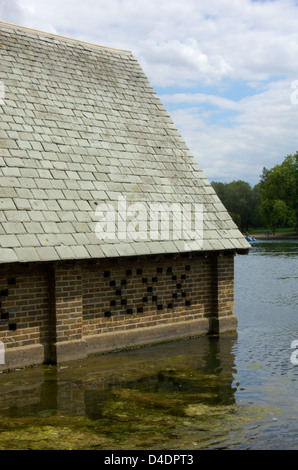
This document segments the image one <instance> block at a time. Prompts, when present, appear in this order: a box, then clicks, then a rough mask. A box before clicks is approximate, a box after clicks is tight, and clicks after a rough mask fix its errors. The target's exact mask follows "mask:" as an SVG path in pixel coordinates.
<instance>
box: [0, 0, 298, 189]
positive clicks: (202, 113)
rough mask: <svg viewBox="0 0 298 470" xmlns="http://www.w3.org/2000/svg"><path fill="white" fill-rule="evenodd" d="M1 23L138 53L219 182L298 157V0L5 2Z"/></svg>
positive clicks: (256, 175)
mask: <svg viewBox="0 0 298 470" xmlns="http://www.w3.org/2000/svg"><path fill="white" fill-rule="evenodd" d="M0 20H2V21H7V22H10V23H14V24H19V25H22V26H26V27H29V28H34V29H38V30H42V31H46V32H50V33H56V34H59V35H63V36H68V37H72V38H75V39H80V40H83V41H87V42H92V43H95V44H100V45H103V46H108V47H114V48H118V49H125V50H129V51H131V52H132V53H133V55H134V56H135V58H136V59H137V60H138V62H139V63H140V65H141V66H142V68H143V70H144V72H145V73H146V75H147V77H148V79H149V80H150V82H151V85H152V86H153V87H154V89H155V90H156V92H157V94H158V96H159V98H160V99H161V101H162V103H163V105H164V106H165V108H166V109H167V111H168V113H169V114H170V116H171V117H172V119H173V121H174V123H175V125H176V127H177V128H178V130H179V132H180V134H181V135H182V137H183V138H184V140H185V142H186V144H187V145H188V147H189V149H190V150H191V152H192V154H193V156H194V157H195V159H196V160H197V162H198V164H199V166H200V168H201V169H202V170H203V172H204V173H205V175H206V176H207V178H208V179H209V181H221V182H223V183H229V182H231V181H234V180H243V181H247V182H248V183H250V184H251V185H252V186H254V185H255V184H257V183H258V182H259V180H260V175H261V173H262V169H263V167H266V168H272V167H274V166H275V165H277V164H280V163H281V162H282V161H283V160H284V158H285V156H287V155H289V154H295V153H296V151H298V129H297V125H298V0H296V1H295V0H275V1H273V0H184V1H181V0H108V1H107V0H84V1H83V2H82V1H81V0H51V1H49V0H0ZM0 73H1V63H0Z"/></svg>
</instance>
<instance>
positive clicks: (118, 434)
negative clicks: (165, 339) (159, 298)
mask: <svg viewBox="0 0 298 470" xmlns="http://www.w3.org/2000/svg"><path fill="white" fill-rule="evenodd" d="M297 248H298V245H297V241H296V242H292V241H291V242H289V241H285V242H283V243H277V242H267V241H266V242H262V243H258V244H257V246H256V247H254V248H252V250H251V252H250V254H249V255H248V256H239V257H236V259H235V313H236V315H237V317H238V333H237V334H231V335H229V334H227V335H223V336H221V337H215V336H203V337H198V338H192V339H186V340H181V341H175V342H170V343H164V344H159V345H152V346H146V347H141V348H136V349H132V350H129V351H122V352H117V353H111V354H106V355H102V356H97V357H90V358H88V359H87V360H84V361H77V362H75V363H67V364H63V365H60V366H39V367H33V368H30V369H24V370H19V371H15V372H13V373H2V374H0V450H4V449H108V450H111V449H115V450H117V449H129V450H134V449H136V450H137V449H142V450H146V449H152V450H170V449H190V450H193V449H258V448H263V449H287V448H290V449H291V448H297V447H298V432H297V425H296V423H297V421H296V418H297V413H298V408H297V399H296V398H297V384H298V369H297V368H298V366H296V367H295V365H293V364H291V361H290V352H291V351H290V343H291V340H293V339H298V324H297V277H298V274H297V267H295V266H297V263H296V265H295V262H296V261H297ZM294 261H295V262H294Z"/></svg>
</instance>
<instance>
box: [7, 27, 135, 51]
mask: <svg viewBox="0 0 298 470" xmlns="http://www.w3.org/2000/svg"><path fill="white" fill-rule="evenodd" d="M2 25H5V27H8V28H11V29H13V28H16V29H20V30H25V31H28V32H32V33H38V34H42V35H43V36H46V37H53V36H54V37H55V38H58V39H62V40H65V41H67V42H75V43H76V42H77V43H80V44H85V45H88V46H91V47H95V48H99V49H105V50H108V51H114V52H121V53H125V54H132V52H131V51H128V50H125V49H117V48H115V47H109V46H102V45H100V44H95V43H92V42H88V41H83V40H81V39H76V38H71V37H68V36H63V35H61V34H56V33H49V32H47V31H42V30H39V29H34V28H29V27H27V26H23V25H18V24H15V23H9V22H6V21H2V20H0V27H1V26H2Z"/></svg>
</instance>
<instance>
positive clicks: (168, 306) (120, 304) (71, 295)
mask: <svg viewBox="0 0 298 470" xmlns="http://www.w3.org/2000/svg"><path fill="white" fill-rule="evenodd" d="M233 297H234V260H233V255H228V256H225V255H222V256H217V255H216V254H214V253H213V254H209V255H208V256H207V255H204V254H197V255H195V254H193V255H192V256H191V257H188V256H175V257H172V256H160V257H140V258H119V259H115V260H98V261H96V260H93V261H90V260H88V261H87V260H86V261H81V262H57V263H43V264H42V263H41V264H39V263H32V264H26V265H25V264H16V265H2V266H1V268H0V303H1V305H0V307H1V319H0V340H1V341H3V342H4V344H5V347H6V348H8V349H9V348H22V347H25V346H30V345H43V348H44V353H42V354H44V358H45V360H50V361H52V362H62V360H69V359H71V358H73V359H75V358H80V357H84V354H87V353H85V352H84V350H87V349H88V347H87V346H86V340H87V342H88V338H91V337H92V338H94V337H96V336H97V337H103V336H105V334H108V335H111V334H112V335H113V334H115V335H114V336H113V341H114V344H117V341H115V338H116V336H117V333H121V332H122V333H123V332H129V331H130V332H133V330H135V331H137V329H138V328H142V329H144V328H145V329H146V328H150V327H164V326H167V325H174V324H178V322H179V324H180V325H181V324H185V325H186V324H187V323H189V325H191V324H192V323H191V322H194V321H197V320H198V321H201V320H204V321H203V324H204V326H203V328H205V330H206V331H205V333H207V332H208V328H209V327H208V325H210V328H209V329H210V330H211V331H212V332H215V333H217V332H220V331H221V326H220V324H221V323H222V325H224V326H223V331H224V330H227V329H229V328H231V329H235V328H234V323H235V317H234V316H233ZM230 319H234V320H233V321H234V323H233V321H232V323H231V322H230ZM206 325H207V326H206ZM139 331H140V330H139ZM189 331H190V333H191V328H190V330H189ZM68 343H69V344H72V349H69V347H68ZM59 345H60V346H61V347H60V349H59ZM63 348H64V349H63ZM67 348H68V352H66V351H67ZM58 350H59V351H60V352H59V351H58ZM30 360H31V359H30Z"/></svg>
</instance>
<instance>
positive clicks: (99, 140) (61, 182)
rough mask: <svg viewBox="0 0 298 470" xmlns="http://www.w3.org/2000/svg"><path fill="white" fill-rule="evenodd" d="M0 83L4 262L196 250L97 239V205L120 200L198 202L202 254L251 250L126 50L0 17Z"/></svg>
mask: <svg viewBox="0 0 298 470" xmlns="http://www.w3.org/2000/svg"><path fill="white" fill-rule="evenodd" d="M0 81H1V82H0V83H1V85H2V96H0V262H1V263H6V262H15V261H19V262H27V261H47V260H59V259H76V258H77V259H84V258H101V257H110V256H122V255H125V256H126V255H142V254H154V253H178V252H181V251H182V252H183V251H189V250H191V249H193V248H191V247H190V248H189V246H188V245H187V243H185V242H184V240H183V237H182V238H181V239H174V238H173V237H172V238H173V239H172V238H171V237H169V239H158V238H154V237H150V236H149V237H148V236H147V237H143V238H140V237H139V238H140V239H132V238H125V237H121V236H120V237H119V236H116V238H115V239H105V240H103V239H100V237H98V236H96V234H95V228H96V226H97V225H96V224H97V223H98V221H99V220H101V219H100V214H99V212H98V210H99V208H101V207H102V204H103V203H108V204H114V207H116V208H117V207H119V206H117V205H116V206H115V204H116V202H117V204H118V201H119V197H121V198H125V200H126V203H127V205H128V206H129V208H131V207H132V206H131V204H132V203H139V204H142V205H143V206H142V207H145V208H149V207H151V206H150V204H152V203H163V204H165V205H168V206H169V205H170V204H173V203H176V204H179V205H180V206H179V207H182V206H183V207H185V205H186V204H189V205H191V207H193V205H194V204H203V208H204V213H203V224H204V225H203V228H204V230H203V240H202V243H201V245H200V248H199V249H201V250H206V251H209V250H226V249H236V250H240V251H241V250H245V249H247V248H248V247H249V245H248V243H247V242H246V241H245V240H244V238H243V236H242V234H241V233H239V231H238V230H237V228H236V226H235V224H234V223H233V221H232V220H231V218H230V217H229V215H228V214H227V212H226V210H225V208H224V206H223V205H222V204H221V202H220V201H219V199H218V197H217V196H216V194H215V192H214V190H213V188H212V187H211V185H210V184H209V182H208V181H207V179H206V178H205V176H204V174H203V172H202V171H201V169H200V168H199V166H198V164H197V163H196V161H195V159H194V158H193V156H192V155H191V153H190V151H189V149H188V148H187V146H186V144H185V142H184V141H183V139H182V137H181V136H180V134H179V132H178V131H177V129H176V127H175V125H174V124H173V122H172V120H171V119H170V117H169V115H168V114H167V112H166V110H165V109H164V107H163V105H162V104H161V102H160V100H159V98H158V96H157V95H156V93H155V91H154V89H153V88H152V87H151V85H150V83H149V82H148V80H147V78H146V76H145V75H144V73H143V71H142V69H141V68H140V66H139V64H138V62H137V61H136V60H135V58H134V57H133V55H132V54H131V53H130V52H127V51H121V50H114V49H109V48H105V47H101V46H97V45H92V44H88V43H84V42H80V41H77V40H72V39H68V38H63V37H60V36H55V35H52V34H48V33H43V32H39V31H34V30H30V29H27V28H24V27H19V26H15V25H11V24H8V23H3V22H0ZM3 84H4V87H3ZM3 88H4V92H5V94H3ZM0 91H1V88H0ZM1 100H2V101H1ZM205 158H206V159H207V158H208V155H206V156H205ZM188 207H189V206H188ZM148 210H149V209H148ZM96 211H97V212H96ZM115 213H116V212H115ZM148 213H149V212H146V215H148ZM192 216H193V214H192ZM130 220H132V219H130ZM147 235H148V234H147ZM135 238H137V237H135ZM176 238H177V237H176Z"/></svg>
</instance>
